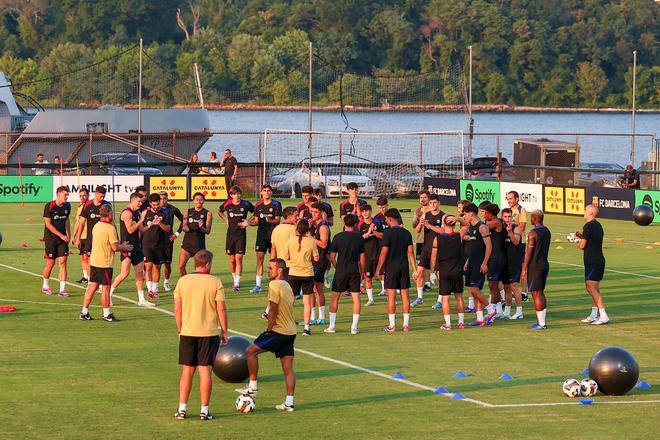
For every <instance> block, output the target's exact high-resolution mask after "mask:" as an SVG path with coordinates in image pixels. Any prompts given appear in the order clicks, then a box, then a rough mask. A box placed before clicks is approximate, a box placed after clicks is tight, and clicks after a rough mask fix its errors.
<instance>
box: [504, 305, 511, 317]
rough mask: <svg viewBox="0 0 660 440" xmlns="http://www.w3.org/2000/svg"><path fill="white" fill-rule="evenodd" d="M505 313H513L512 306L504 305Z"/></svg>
mask: <svg viewBox="0 0 660 440" xmlns="http://www.w3.org/2000/svg"><path fill="white" fill-rule="evenodd" d="M504 314H505V315H510V314H511V306H504Z"/></svg>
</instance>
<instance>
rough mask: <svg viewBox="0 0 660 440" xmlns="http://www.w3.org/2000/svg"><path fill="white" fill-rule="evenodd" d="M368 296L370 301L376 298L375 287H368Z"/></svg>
mask: <svg viewBox="0 0 660 440" xmlns="http://www.w3.org/2000/svg"><path fill="white" fill-rule="evenodd" d="M367 298H369V301H373V300H374V289H373V288H372V289H367Z"/></svg>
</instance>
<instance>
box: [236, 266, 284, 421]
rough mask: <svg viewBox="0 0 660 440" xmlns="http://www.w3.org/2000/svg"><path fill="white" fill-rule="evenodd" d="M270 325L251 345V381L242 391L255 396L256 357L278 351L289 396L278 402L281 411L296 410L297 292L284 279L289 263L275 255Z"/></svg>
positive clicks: (271, 269)
mask: <svg viewBox="0 0 660 440" xmlns="http://www.w3.org/2000/svg"><path fill="white" fill-rule="evenodd" d="M268 277H269V278H270V279H271V282H270V284H268V308H269V309H270V313H269V314H268V326H267V327H266V331H265V332H263V333H262V334H260V335H259V336H258V337H257V339H255V340H254V344H252V345H250V346H249V347H248V348H247V350H246V351H245V354H246V355H247V358H248V370H249V371H250V382H249V384H248V386H247V388H239V389H237V390H236V391H238V392H239V393H241V394H245V395H248V396H256V395H257V393H258V392H259V388H258V386H257V373H258V371H259V359H258V358H257V356H258V355H259V354H261V353H264V352H266V351H270V352H272V353H275V357H277V358H279V359H280V362H281V363H282V371H283V372H284V384H285V386H286V397H285V399H284V403H282V404H281V405H276V406H275V409H277V410H279V411H293V409H294V408H293V393H294V391H295V388H296V373H295V372H294V371H293V356H294V353H295V349H294V346H293V343H294V341H295V340H296V323H295V321H294V320H293V300H294V295H293V291H292V290H291V286H290V285H289V283H287V282H286V281H284V278H285V277H286V263H285V262H284V260H283V259H281V258H274V259H272V260H270V262H269V263H268Z"/></svg>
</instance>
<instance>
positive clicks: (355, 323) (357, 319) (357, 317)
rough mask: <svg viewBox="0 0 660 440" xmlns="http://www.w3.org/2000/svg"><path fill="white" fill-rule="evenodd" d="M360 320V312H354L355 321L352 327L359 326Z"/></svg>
mask: <svg viewBox="0 0 660 440" xmlns="http://www.w3.org/2000/svg"><path fill="white" fill-rule="evenodd" d="M359 321H360V314H359V313H353V323H352V324H351V328H358V322H359Z"/></svg>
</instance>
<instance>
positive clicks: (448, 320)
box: [445, 315, 451, 326]
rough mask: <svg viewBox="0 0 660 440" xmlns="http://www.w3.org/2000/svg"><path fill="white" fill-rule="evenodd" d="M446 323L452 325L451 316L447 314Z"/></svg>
mask: <svg viewBox="0 0 660 440" xmlns="http://www.w3.org/2000/svg"><path fill="white" fill-rule="evenodd" d="M445 324H447V325H449V326H451V316H449V315H445Z"/></svg>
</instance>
